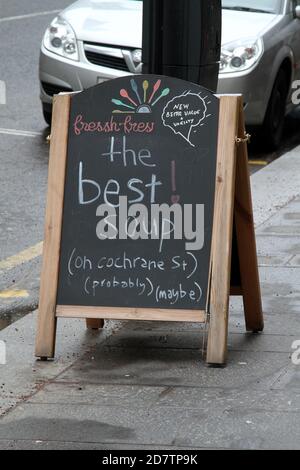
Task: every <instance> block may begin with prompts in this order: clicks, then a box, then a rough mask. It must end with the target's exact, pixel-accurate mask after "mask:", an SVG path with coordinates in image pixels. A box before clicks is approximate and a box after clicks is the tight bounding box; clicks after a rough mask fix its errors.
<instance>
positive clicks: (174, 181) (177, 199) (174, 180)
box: [171, 160, 180, 204]
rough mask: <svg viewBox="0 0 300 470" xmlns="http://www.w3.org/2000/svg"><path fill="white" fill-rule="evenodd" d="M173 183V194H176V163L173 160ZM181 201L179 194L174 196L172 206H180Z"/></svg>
mask: <svg viewBox="0 0 300 470" xmlns="http://www.w3.org/2000/svg"><path fill="white" fill-rule="evenodd" d="M171 182H172V192H173V193H176V162H175V160H173V161H172V162H171ZM179 201H180V196H179V194H172V196H171V202H172V204H178V203H179Z"/></svg>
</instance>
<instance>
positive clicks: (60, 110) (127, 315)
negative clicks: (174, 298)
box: [36, 94, 264, 365]
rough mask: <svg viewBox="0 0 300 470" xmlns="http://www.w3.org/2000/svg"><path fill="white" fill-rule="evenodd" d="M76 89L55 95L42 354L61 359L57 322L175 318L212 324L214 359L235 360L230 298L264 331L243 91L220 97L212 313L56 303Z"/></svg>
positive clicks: (249, 323)
mask: <svg viewBox="0 0 300 470" xmlns="http://www.w3.org/2000/svg"><path fill="white" fill-rule="evenodd" d="M71 99H72V95H71V94H61V95H58V96H56V97H55V98H54V109H53V123H52V132H51V147H50V163H49V176H48V196H47V208H46V221H45V237H44V250H43V265H42V274H41V287H40V301H39V314H38V330H37V339H36V356H37V357H40V358H41V359H48V358H53V357H54V354H55V342H56V324H57V319H58V318H61V317H67V318H85V319H86V321H87V327H88V328H93V329H100V328H102V327H103V321H104V319H113V320H154V321H169V322H174V321H175V322H178V321H180V322H195V323H204V322H207V321H208V325H209V327H208V328H209V334H208V345H207V358H206V360H207V363H208V364H213V365H223V364H224V363H225V362H226V357H227V336H228V310H229V297H230V295H241V296H243V301H244V312H245V320H246V329H247V331H253V332H259V331H262V330H263V328H264V321H263V313H262V303H261V294H260V284H259V274H258V264H257V252H256V241H255V232H254V221H253V210H252V201H251V188H250V177H249V170H248V152H247V142H246V139H244V136H245V125H244V117H243V102H242V97H241V96H240V95H228V96H227V95H226V96H220V97H219V99H220V115H219V136H218V153H217V172H216V189H215V206H214V222H213V236H212V247H211V270H210V286H209V294H208V297H209V305H208V312H209V313H208V314H207V312H204V311H195V310H194V311H192V310H167V309H155V310H154V309H149V308H143V309H136V308H109V307H78V306H71V305H70V306H60V305H57V304H56V298H57V287H58V273H59V258H60V243H61V231H62V216H63V205H64V185H65V176H66V161H67V152H68V128H69V114H70V103H71ZM234 224H235V232H236V238H237V240H236V241H237V251H238V253H237V255H238V264H239V272H240V276H239V277H240V282H239V285H235V286H233V285H231V260H232V244H233V228H234Z"/></svg>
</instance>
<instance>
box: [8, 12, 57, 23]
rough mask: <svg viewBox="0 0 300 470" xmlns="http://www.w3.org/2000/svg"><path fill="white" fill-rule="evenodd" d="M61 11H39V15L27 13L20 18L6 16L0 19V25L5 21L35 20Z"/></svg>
mask: <svg viewBox="0 0 300 470" xmlns="http://www.w3.org/2000/svg"><path fill="white" fill-rule="evenodd" d="M60 11H61V10H51V11H41V12H39V13H29V14H28V15H20V16H7V17H5V18H0V23H5V22H6V21H15V20H26V19H27V18H36V17H38V16H46V15H54V14H57V13H59V12H60Z"/></svg>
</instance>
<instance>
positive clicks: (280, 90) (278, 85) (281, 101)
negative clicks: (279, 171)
mask: <svg viewBox="0 0 300 470" xmlns="http://www.w3.org/2000/svg"><path fill="white" fill-rule="evenodd" d="M288 92H289V82H288V77H287V74H286V73H285V71H284V70H283V69H281V70H280V71H279V73H278V75H277V78H276V81H275V83H274V87H273V90H272V94H271V98H270V101H269V104H268V108H267V112H266V116H265V120H264V124H263V128H262V141H263V143H264V146H265V148H266V149H267V150H271V151H273V150H276V149H278V147H279V145H280V143H281V140H282V134H283V129H284V121H285V109H286V101H287V97H288Z"/></svg>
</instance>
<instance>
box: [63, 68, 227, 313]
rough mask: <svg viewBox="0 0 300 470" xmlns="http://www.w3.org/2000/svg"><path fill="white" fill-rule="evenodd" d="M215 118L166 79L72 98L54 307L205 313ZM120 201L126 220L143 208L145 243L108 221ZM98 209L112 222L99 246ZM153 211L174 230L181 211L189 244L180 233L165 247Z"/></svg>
mask: <svg viewBox="0 0 300 470" xmlns="http://www.w3.org/2000/svg"><path fill="white" fill-rule="evenodd" d="M218 117H219V100H218V99H217V98H216V97H215V96H214V95H213V94H212V93H210V92H209V91H207V90H206V89H203V88H201V87H199V86H197V85H195V84H192V83H188V82H184V81H181V80H177V79H174V78H169V77H160V76H154V75H146V76H145V75H144V76H143V75H141V76H135V77H132V76H129V77H124V78H120V79H116V80H111V81H108V82H105V83H103V84H101V85H98V86H95V87H93V88H90V89H88V90H86V91H84V92H82V93H79V94H77V95H74V96H73V97H72V100H71V112H70V123H69V140H68V155H67V169H66V170H67V171H66V181H65V196H64V211H63V225H62V238H61V256H60V267H59V285H58V297H57V304H59V305H77V306H104V307H133V308H156V309H157V308H160V309H188V310H204V309H205V306H206V300H207V290H208V289H207V288H208V278H209V261H210V251H211V238H212V225H213V208H214V207H213V206H214V193H215V176H216V157H217V140H218ZM121 196H122V197H123V198H124V197H127V205H126V204H124V205H122V207H124V208H125V207H126V208H127V210H128V211H130V207H132V206H133V205H135V204H140V205H141V204H142V205H143V207H144V208H146V209H148V211H149V212H148V222H149V224H148V226H147V225H146V224H145V226H144V229H146V227H147V229H148V232H147V233H148V235H149V236H148V238H147V239H146V237H145V234H144V239H139V238H138V237H137V236H136V237H135V238H137V239H132V238H128V236H127V238H126V230H123V231H122V227H126V228H127V229H128V232H130V233H131V235H133V234H134V233H137V232H138V230H137V228H138V226H137V225H136V222H135V221H134V219H133V218H131V219H130V218H129V219H127V218H126V217H125V216H124V211H122V214H123V215H122V217H121V215H120V214H119V213H118V211H119V212H120V209H119V207H116V206H117V205H118V204H119V203H120V199H119V198H120V197H121ZM122 201H123V202H125V199H122ZM104 203H106V204H108V205H109V207H111V208H112V209H114V210H115V211H116V213H117V216H116V217H115V218H108V219H106V220H107V221H109V222H110V224H106V228H107V230H110V232H109V236H110V238H107V239H104V238H105V237H104V235H105V234H104V232H105V230H104V228H103V220H104V216H105V217H108V216H109V214H108V213H106V214H102V213H101V208H100V206H101V207H102V205H103V204H104ZM122 204H123V203H122ZM153 204H156V205H161V204H166V205H167V207H169V206H171V205H175V207H177V208H178V207H180V210H181V211H182V220H183V221H184V217H183V216H184V215H185V214H186V213H187V211H185V209H186V208H187V207H190V208H191V210H192V214H193V217H192V221H193V226H191V227H190V228H191V229H194V230H196V228H197V245H196V244H195V243H194V245H193V246H192V247H191V246H188V245H187V243H189V242H190V243H191V240H188V239H187V238H188V237H189V234H188V233H187V236H184V237H183V239H174V237H173V233H171V235H170V237H169V238H170V239H167V237H168V236H167V232H168V231H170V230H168V227H169V228H170V227H173V226H174V225H173V226H172V223H173V224H175V219H174V218H173V216H172V214H171V216H170V217H169V218H168V217H167V216H166V215H165V214H164V215H163V216H161V217H160V218H159V223H158V224H157V225H155V226H153V225H152V223H151V219H150V213H151V208H152V206H153ZM197 206H198V208H201V207H202V208H204V209H203V210H204V212H203V214H204V227H202V228H201V230H200V228H199V227H200V225H201V224H200V221H201V220H202V218H201V217H202V215H201V214H202V213H201V209H199V213H198V215H199V218H197V217H196V207H197ZM138 215H140V214H138ZM186 217H187V216H186ZM121 218H122V221H121ZM126 220H127V225H126ZM144 220H146V219H144ZM187 220H190V218H189V219H188V217H187ZM167 221H169V222H167ZM130 222H131V223H132V224H133V225H130ZM198 222H199V223H198ZM101 224H102V225H101ZM166 224H169V225H166ZM179 225H180V224H179ZM120 227H121V228H120ZM176 227H178V225H176ZM129 228H131V231H130V230H129ZM134 228H135V229H136V230H134ZM140 228H141V227H140ZM151 228H152V230H151ZM117 229H120V230H119V231H118V232H117ZM185 230H186V225H185V224H183V223H182V231H183V235H185ZM151 235H152V236H151ZM112 236H114V238H112ZM202 236H203V240H204V241H203V243H202V244H201V238H202ZM192 243H193V242H192Z"/></svg>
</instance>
